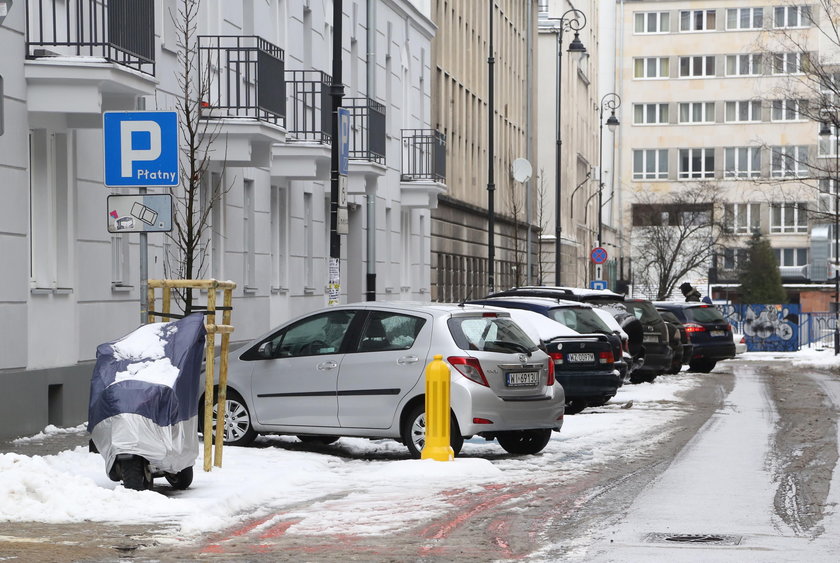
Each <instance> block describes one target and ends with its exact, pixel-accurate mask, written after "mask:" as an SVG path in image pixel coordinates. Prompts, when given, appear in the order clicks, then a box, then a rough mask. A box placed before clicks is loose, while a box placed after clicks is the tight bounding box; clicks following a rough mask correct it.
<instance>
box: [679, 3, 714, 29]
mask: <svg viewBox="0 0 840 563" xmlns="http://www.w3.org/2000/svg"><path fill="white" fill-rule="evenodd" d="M686 14H687V15H688V20H687V21H688V22H689V25H690V27H689V28H686V27H684V23H685V21H686V20H684V19H683V17H684V16H685V15H686ZM698 16H700V19H699V20H698V19H697V18H698ZM710 16H711V22H710V21H709V17H710ZM679 17H680V26H679V32H680V33H703V32H709V31H717V10H716V9H714V8H705V9H700V10H680V16H679ZM698 21H699V22H702V23H701V24H700V26H699V28H698V26H697V23H698ZM710 23H711V27H710V25H709V24H710Z"/></svg>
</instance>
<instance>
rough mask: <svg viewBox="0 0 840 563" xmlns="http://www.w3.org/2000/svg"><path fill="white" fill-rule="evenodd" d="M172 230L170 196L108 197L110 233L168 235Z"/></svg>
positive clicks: (135, 195) (137, 195)
mask: <svg viewBox="0 0 840 563" xmlns="http://www.w3.org/2000/svg"><path fill="white" fill-rule="evenodd" d="M171 230H172V196H171V195H170V194H133V195H109V196H108V232H109V233H168V232H170V231H171Z"/></svg>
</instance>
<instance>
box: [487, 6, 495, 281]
mask: <svg viewBox="0 0 840 563" xmlns="http://www.w3.org/2000/svg"><path fill="white" fill-rule="evenodd" d="M495 6H496V3H495V1H494V0H490V41H489V47H488V54H487V90H488V94H487V113H488V121H489V123H488V124H487V285H488V288H489V290H490V293H493V292H494V291H496V280H495V273H496V268H495V261H496V240H495V238H494V237H495V235H496V232H495V231H496V210H495V204H494V200H495V192H496V184H495V180H494V176H493V159H494V158H495V154H494V152H493V151H494V146H493V143H494V137H493V135H494V129H493V125H494V120H495V115H494V114H495V113H496V109H495V107H494V99H493V98H494V96H493V83H494V80H493V67H494V66H495V64H496V59H495V58H494V57H493V10H494V8H495Z"/></svg>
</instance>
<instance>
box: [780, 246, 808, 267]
mask: <svg viewBox="0 0 840 563" xmlns="http://www.w3.org/2000/svg"><path fill="white" fill-rule="evenodd" d="M773 252H775V254H776V261H777V262H778V263H779V267H780V268H801V267H802V266H807V265H808V249H807V248H800V247H782V248H774V249H773ZM787 252H790V256H791V258H793V260H792V261H793V262H794V263H793V264H787V263H786V260H784V258H785V253H787ZM800 259H801V260H800Z"/></svg>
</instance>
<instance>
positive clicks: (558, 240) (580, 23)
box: [554, 8, 586, 285]
mask: <svg viewBox="0 0 840 563" xmlns="http://www.w3.org/2000/svg"><path fill="white" fill-rule="evenodd" d="M559 23H560V26H559V28H558V33H557V145H556V154H555V157H554V164H555V170H554V285H563V284H562V283H561V281H560V262H561V252H562V232H563V230H562V223H561V215H560V212H561V206H560V198H561V197H562V195H563V192H562V182H561V180H560V178H561V176H560V148H561V146H562V144H563V140H562V135H561V131H562V129H561V126H562V115H563V112H562V111H561V108H562V104H561V102H562V96H561V94H560V86H561V84H562V80H561V78H562V76H563V32H564V31H566V30H571V31H574V32H575V37H574V39H572V42H571V43H570V44H569V48H568V49H566V50H567V51H568V52H569V53H578V54H581V55H582V54H584V53H586V47H584V46H583V43H582V42H581V40H580V33H579V32H580V30H581V29H583V28H584V27H585V26H586V16H585V15H584V14H583V12H581V11H580V10H578V9H575V8H572V9H570V10H566V11H565V12H563V15H562V16H560V20H559Z"/></svg>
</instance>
